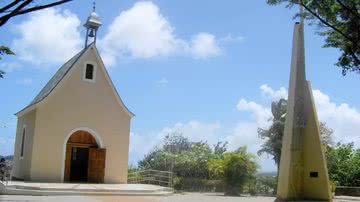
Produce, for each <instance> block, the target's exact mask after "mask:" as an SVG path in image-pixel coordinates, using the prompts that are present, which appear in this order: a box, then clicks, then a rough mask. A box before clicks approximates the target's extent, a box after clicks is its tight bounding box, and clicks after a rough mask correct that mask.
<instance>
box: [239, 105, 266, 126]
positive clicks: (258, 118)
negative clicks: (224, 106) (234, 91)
mask: <svg viewBox="0 0 360 202" xmlns="http://www.w3.org/2000/svg"><path fill="white" fill-rule="evenodd" d="M236 108H237V109H238V110H239V111H248V112H251V115H252V117H253V118H255V122H256V123H257V124H258V125H259V127H266V126H268V125H269V124H270V119H271V117H272V115H271V110H270V109H269V108H268V107H265V106H262V105H260V104H257V103H256V102H253V101H247V100H245V99H244V98H242V99H240V101H239V102H238V104H237V106H236Z"/></svg>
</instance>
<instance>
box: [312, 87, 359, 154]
mask: <svg viewBox="0 0 360 202" xmlns="http://www.w3.org/2000/svg"><path fill="white" fill-rule="evenodd" d="M313 95H314V100H315V104H316V108H317V112H318V116H319V119H320V121H323V122H326V124H327V126H328V127H330V128H332V129H333V130H334V136H335V141H341V142H344V143H346V142H354V143H355V144H356V146H357V147H360V136H359V134H360V112H359V111H358V110H357V109H355V108H353V107H350V106H349V104H347V103H340V104H336V103H334V102H333V101H331V99H330V97H329V96H328V95H326V94H324V93H323V92H321V91H320V90H313Z"/></svg>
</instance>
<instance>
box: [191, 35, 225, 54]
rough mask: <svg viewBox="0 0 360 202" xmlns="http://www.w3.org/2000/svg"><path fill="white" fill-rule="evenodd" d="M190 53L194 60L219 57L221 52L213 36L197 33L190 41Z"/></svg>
mask: <svg viewBox="0 0 360 202" xmlns="http://www.w3.org/2000/svg"><path fill="white" fill-rule="evenodd" d="M190 52H191V53H192V55H193V56H194V57H195V58H207V57H211V56H216V55H219V54H220V52H221V50H220V47H219V45H218V42H217V41H216V38H215V36H214V35H212V34H209V33H199V34H197V35H195V36H194V37H193V38H192V40H191V44H190Z"/></svg>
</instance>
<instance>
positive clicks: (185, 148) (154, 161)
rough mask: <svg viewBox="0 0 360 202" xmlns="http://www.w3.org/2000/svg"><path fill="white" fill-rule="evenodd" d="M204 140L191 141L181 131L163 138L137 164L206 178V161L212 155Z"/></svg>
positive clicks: (179, 174)
mask: <svg viewBox="0 0 360 202" xmlns="http://www.w3.org/2000/svg"><path fill="white" fill-rule="evenodd" d="M213 155H214V154H213V152H212V150H211V148H210V146H209V145H208V144H207V143H206V142H202V141H199V142H191V141H189V139H187V138H185V137H184V136H182V134H181V133H172V134H169V135H167V136H165V138H164V139H163V144H162V146H161V147H156V148H155V149H154V150H153V151H151V152H150V153H149V154H147V155H145V157H144V159H143V160H141V161H139V163H138V165H139V167H140V168H142V169H154V170H172V171H173V172H174V174H175V175H176V176H178V177H194V178H204V179H206V178H208V177H209V174H208V169H207V162H208V160H209V159H210V158H211V157H212V156H213Z"/></svg>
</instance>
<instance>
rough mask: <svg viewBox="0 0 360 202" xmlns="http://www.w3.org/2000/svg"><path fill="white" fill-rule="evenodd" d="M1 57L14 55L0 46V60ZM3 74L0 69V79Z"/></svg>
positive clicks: (7, 48)
mask: <svg viewBox="0 0 360 202" xmlns="http://www.w3.org/2000/svg"><path fill="white" fill-rule="evenodd" d="M2 55H15V53H14V52H12V51H11V50H10V48H9V47H6V46H0V60H1V56H2ZM4 74H5V72H4V71H3V70H1V69H0V78H4Z"/></svg>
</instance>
